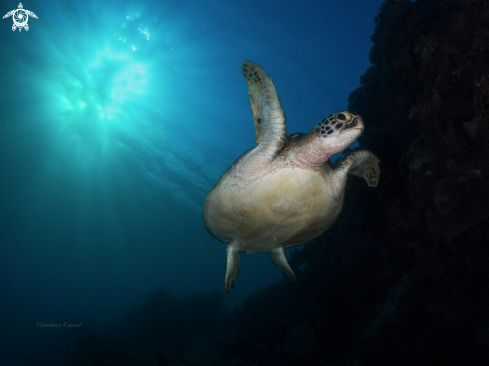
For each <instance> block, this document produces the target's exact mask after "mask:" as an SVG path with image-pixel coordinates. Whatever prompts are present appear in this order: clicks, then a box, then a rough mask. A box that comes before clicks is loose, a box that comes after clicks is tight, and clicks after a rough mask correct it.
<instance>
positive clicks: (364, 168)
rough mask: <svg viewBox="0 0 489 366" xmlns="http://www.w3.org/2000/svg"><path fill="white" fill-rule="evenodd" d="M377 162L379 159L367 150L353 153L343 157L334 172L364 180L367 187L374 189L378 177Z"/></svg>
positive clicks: (378, 168)
mask: <svg viewBox="0 0 489 366" xmlns="http://www.w3.org/2000/svg"><path fill="white" fill-rule="evenodd" d="M379 161H380V160H379V158H377V157H376V156H375V154H374V153H372V152H370V151H368V150H360V151H354V152H352V153H350V154H347V155H345V157H344V158H343V159H342V160H341V163H340V165H338V166H337V167H336V171H338V172H339V173H344V174H346V173H349V174H353V175H356V176H357V177H362V178H365V180H366V181H367V184H368V185H369V187H376V186H377V184H378V183H379V176H380V167H379Z"/></svg>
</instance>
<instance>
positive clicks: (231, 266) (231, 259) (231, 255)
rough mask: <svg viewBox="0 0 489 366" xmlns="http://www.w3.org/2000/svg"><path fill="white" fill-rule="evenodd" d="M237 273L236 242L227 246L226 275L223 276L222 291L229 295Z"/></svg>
mask: <svg viewBox="0 0 489 366" xmlns="http://www.w3.org/2000/svg"><path fill="white" fill-rule="evenodd" d="M238 273H239V251H238V249H237V248H236V243H230V244H228V246H227V261H226V276H225V277H224V291H225V293H226V295H229V291H231V289H232V288H233V287H234V280H235V278H236V276H237V275H238Z"/></svg>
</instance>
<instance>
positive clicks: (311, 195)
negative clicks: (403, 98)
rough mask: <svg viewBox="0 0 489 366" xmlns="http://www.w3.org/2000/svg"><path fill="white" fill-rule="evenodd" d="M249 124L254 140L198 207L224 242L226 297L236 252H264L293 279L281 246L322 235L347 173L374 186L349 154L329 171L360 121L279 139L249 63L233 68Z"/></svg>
mask: <svg viewBox="0 0 489 366" xmlns="http://www.w3.org/2000/svg"><path fill="white" fill-rule="evenodd" d="M241 72H242V73H243V75H244V77H245V79H246V81H247V83H248V90H249V91H248V97H249V100H250V104H251V110H252V112H253V121H254V122H255V133H256V143H257V144H258V145H257V146H256V147H254V148H253V149H251V150H249V151H247V152H245V153H244V154H243V155H241V156H240V157H239V158H238V159H237V160H236V161H235V162H234V164H232V165H231V166H230V167H229V168H228V169H227V170H226V171H225V172H224V174H223V175H222V176H221V179H220V180H219V182H218V183H217V184H216V186H215V187H214V188H213V189H212V190H211V192H210V193H209V195H208V196H207V199H206V200H205V203H204V213H203V219H204V223H205V226H206V228H207V230H208V231H209V233H210V234H211V235H212V236H213V237H214V238H216V239H217V240H219V241H221V242H224V243H226V244H227V265H226V275H225V279H224V289H225V292H226V295H227V294H229V291H230V290H231V288H232V287H233V286H234V281H235V278H236V276H237V275H238V272H239V252H243V251H244V252H246V253H248V254H249V253H253V252H269V253H270V255H271V258H272V262H273V264H275V266H277V267H278V268H279V269H280V270H281V271H282V272H283V273H284V274H285V275H287V276H288V277H290V278H291V279H293V280H295V279H296V278H295V275H294V272H293V271H292V269H291V268H290V266H289V264H288V263H287V259H286V257H285V254H284V248H293V247H297V246H300V245H303V244H306V243H308V242H310V241H311V240H313V239H314V238H317V237H318V236H320V235H322V234H323V233H324V232H325V231H326V230H327V229H328V228H329V227H331V225H333V223H334V222H335V220H336V219H337V218H338V216H339V214H340V212H341V208H342V206H343V198H344V194H345V184H346V178H347V174H348V173H349V174H353V175H356V176H359V177H363V178H364V179H365V180H366V181H367V184H368V185H369V186H370V187H375V186H377V183H378V181H379V174H380V169H379V159H378V158H377V157H376V156H375V155H374V154H373V153H371V152H370V151H366V150H363V151H354V152H351V153H349V154H347V155H346V156H344V158H343V159H342V161H341V163H340V164H338V166H336V167H335V166H334V165H333V164H332V163H331V162H330V160H329V158H330V157H331V156H333V155H335V154H338V153H339V152H341V151H343V150H344V149H346V148H347V147H348V146H350V145H351V144H352V143H353V142H354V141H355V140H356V139H357V138H358V136H360V134H361V133H362V132H363V129H364V124H363V121H362V118H361V117H360V116H356V115H354V114H352V113H350V112H348V111H341V112H336V113H333V114H331V115H330V116H329V117H327V118H324V119H323V120H322V121H321V122H320V123H318V124H317V125H315V126H314V127H313V128H312V130H311V131H309V132H308V133H307V134H302V133H295V134H292V135H290V136H286V126H285V114H284V111H283V110H282V105H281V103H280V100H279V98H278V95H277V92H276V91H275V86H274V84H273V81H272V79H271V78H270V77H268V75H267V74H266V73H265V71H263V69H262V68H261V67H260V66H259V65H257V64H255V63H253V62H250V61H244V62H243V63H242V64H241Z"/></svg>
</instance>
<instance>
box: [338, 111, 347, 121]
mask: <svg viewBox="0 0 489 366" xmlns="http://www.w3.org/2000/svg"><path fill="white" fill-rule="evenodd" d="M336 119H337V120H338V121H340V122H346V121H347V118H346V116H345V114H344V113H338V114H337V115H336Z"/></svg>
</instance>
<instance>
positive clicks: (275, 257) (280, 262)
mask: <svg viewBox="0 0 489 366" xmlns="http://www.w3.org/2000/svg"><path fill="white" fill-rule="evenodd" d="M270 256H271V257H272V262H273V264H275V266H276V267H277V268H278V269H280V271H281V272H282V273H283V274H284V275H286V276H287V277H289V278H290V279H291V280H292V281H297V278H296V277H295V274H294V271H293V270H292V268H290V266H289V262H287V258H286V257H285V253H284V248H283V247H277V248H275V249H273V250H271V251H270Z"/></svg>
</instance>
